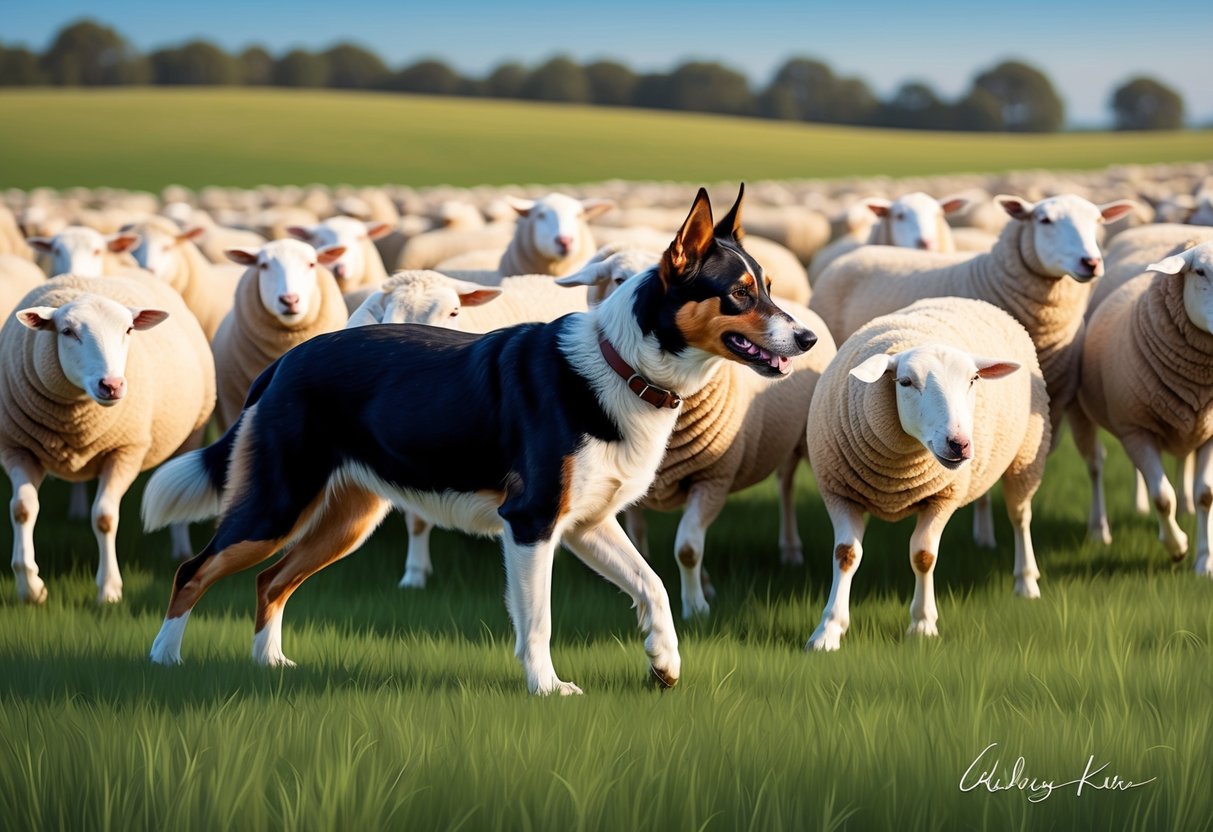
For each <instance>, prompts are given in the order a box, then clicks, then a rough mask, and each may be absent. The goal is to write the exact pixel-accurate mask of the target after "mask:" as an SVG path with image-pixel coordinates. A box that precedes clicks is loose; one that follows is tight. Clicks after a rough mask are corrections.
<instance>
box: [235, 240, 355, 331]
mask: <svg viewBox="0 0 1213 832" xmlns="http://www.w3.org/2000/svg"><path fill="white" fill-rule="evenodd" d="M344 253H345V248H344V247H343V246H326V247H325V248H322V249H320V250H316V249H314V248H312V247H311V246H310V245H308V244H307V243H304V242H300V241H299V240H274V241H272V242H269V243H266V244H265V245H263V246H262V247H261V248H260V249H259V250H257V251H253V250H251V249H243V248H231V249H228V250H227V251H226V252H224V254H226V255H227V257H228V259H229V260H231V261H232V262H233V263H239V264H240V265H242V266H248V267H249V269H251V270H255V271H256V273H257V280H258V292H259V294H260V296H261V305H262V306H264V307H265V309H266V311H267V312H269V313H270V314H271V315H273V316H274V317H275V318H277V319H278V320H279V321H280V322H281V323H282V324H284V325H285V326H288V327H290V326H294V325H296V324H298V323H299V322H300V321H302V320H304V319H306V317H307V314H308V311H309V310H310V309H311V308H312V307H313V305H314V304H317V303H319V302H320V299H319V297H318V295H319V293H320V283H319V281H320V280H327V279H328V277H327V276H326V275H322V274H321V272H320V271H319V270H318V269H317V266H318V265H320V266H327V265H329V264H331V263H333V262H335V261H336V260H337V258H339V257H340V256H341V255H342V254H344Z"/></svg>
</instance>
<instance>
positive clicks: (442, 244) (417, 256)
mask: <svg viewBox="0 0 1213 832" xmlns="http://www.w3.org/2000/svg"><path fill="white" fill-rule="evenodd" d="M406 219H407V218H406ZM402 222H403V220H402ZM515 224H516V223H514V222H513V221H510V222H497V223H492V224H491V225H486V226H483V227H481V228H436V229H434V230H432V231H424V232H421V233H419V234H415V235H413V236H412V237H409V239H408V240H406V241H405V243H404V246H403V247H402V248H401V250H400V258H399V259H398V260H397V261H396V266H395V269H393V271H416V270H418V269H432V268H434V266H436V265H438V264H439V263H441V262H443V261H444V260H449V259H450V258H452V257H456V256H458V255H460V254H463V253H465V252H469V251H485V250H496V251H501V252H504V251H505V250H506V247H507V246H509V244H510V240H512V239H513V238H514V226H515ZM387 262H389V261H388V260H386V259H385V260H384V263H385V264H386V263H387ZM495 270H496V269H494V271H495Z"/></svg>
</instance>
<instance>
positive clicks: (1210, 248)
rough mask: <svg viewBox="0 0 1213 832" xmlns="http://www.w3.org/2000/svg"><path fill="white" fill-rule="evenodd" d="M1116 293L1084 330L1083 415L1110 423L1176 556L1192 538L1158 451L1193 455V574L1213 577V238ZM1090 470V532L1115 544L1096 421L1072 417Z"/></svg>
mask: <svg viewBox="0 0 1213 832" xmlns="http://www.w3.org/2000/svg"><path fill="white" fill-rule="evenodd" d="M1149 269H1150V271H1152V272H1159V274H1157V275H1150V274H1146V275H1142V276H1141V277H1138V278H1136V279H1134V280H1131V281H1129V282H1128V283H1126V284H1125V285H1123V286H1122V287H1121V288H1120V289H1118V290H1117V291H1116V292H1115V293H1113V294H1112V295H1111V296H1110V297H1109V298H1108V299H1107V300H1106V301H1105V302H1104V303H1103V304H1101V305H1100V307H1099V309H1097V310H1096V311H1095V314H1094V315H1093V316H1092V317H1091V321H1090V323H1089V325H1088V327H1087V334H1086V339H1085V342H1084V345H1083V355H1082V386H1081V388H1080V389H1079V394H1078V399H1079V404H1080V405H1081V409H1082V413H1083V414H1085V415H1086V416H1087V417H1089V419H1091V420H1093V421H1094V422H1095V424H1097V425H1099V426H1101V427H1103V428H1106V429H1107V430H1108V431H1110V432H1111V433H1112V434H1113V435H1114V436H1116V437H1117V438H1118V439H1119V440H1120V442H1121V444H1122V445H1123V446H1124V449H1125V452H1126V453H1127V454H1128V455H1129V458H1130V459H1131V460H1132V461H1133V464H1134V465H1135V466H1136V467H1137V470H1138V471H1140V472H1142V474H1143V475H1144V476H1145V480H1146V486H1147V487H1148V489H1149V494H1150V499H1151V501H1152V502H1153V504H1154V507H1155V508H1156V510H1157V511H1158V519H1159V538H1160V539H1161V540H1162V542H1163V545H1164V546H1165V547H1166V549H1167V551H1168V552H1169V553H1170V554H1171V556H1172V557H1173V558H1175V559H1176V560H1179V559H1182V558H1183V557H1184V555H1185V554H1186V552H1187V548H1188V540H1187V536H1186V535H1185V534H1184V533H1183V531H1182V530H1181V529H1180V528H1179V526H1178V525H1177V524H1176V522H1175V511H1176V503H1177V500H1176V495H1175V490H1174V489H1173V488H1172V487H1171V484H1170V482H1168V481H1167V478H1166V474H1165V473H1164V470H1163V465H1162V458H1161V453H1163V452H1165V453H1169V454H1174V455H1176V456H1178V457H1181V458H1183V457H1185V456H1186V455H1188V454H1190V453H1192V452H1196V453H1197V461H1196V487H1195V494H1196V495H1197V503H1198V505H1199V508H1198V509H1197V511H1196V534H1197V541H1196V571H1197V573H1198V574H1200V575H1204V576H1207V577H1213V562H1211V561H1210V558H1209V512H1210V508H1211V507H1213V441H1211V440H1213V334H1211V329H1213V242H1210V243H1204V244H1202V245H1199V246H1196V247H1195V248H1190V249H1188V250H1186V251H1184V252H1183V253H1181V254H1176V255H1173V256H1171V257H1167V258H1166V259H1164V260H1163V261H1162V262H1161V263H1154V264H1150V266H1149ZM1072 422H1073V425H1074V438H1075V441H1076V442H1077V443H1078V445H1079V449H1080V451H1082V453H1083V456H1084V457H1085V458H1086V460H1087V465H1088V469H1089V471H1090V474H1091V483H1092V502H1091V517H1090V523H1089V531H1090V533H1091V536H1092V537H1094V538H1097V539H1102V540H1103V541H1104V542H1105V543H1110V542H1111V539H1112V538H1111V533H1110V531H1109V529H1108V520H1107V511H1106V509H1105V508H1104V498H1103V483H1102V478H1103V477H1102V475H1103V470H1102V469H1103V454H1102V452H1101V451H1100V449H1099V448H1098V446H1097V442H1096V436H1095V432H1094V430H1093V428H1092V426H1091V424H1090V423H1089V422H1086V421H1085V420H1084V419H1081V418H1078V417H1077V414H1076V415H1075V417H1074V418H1073V419H1072Z"/></svg>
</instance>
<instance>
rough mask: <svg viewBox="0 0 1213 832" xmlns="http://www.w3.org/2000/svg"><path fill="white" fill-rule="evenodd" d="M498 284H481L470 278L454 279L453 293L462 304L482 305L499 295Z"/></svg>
mask: <svg viewBox="0 0 1213 832" xmlns="http://www.w3.org/2000/svg"><path fill="white" fill-rule="evenodd" d="M501 291H502V290H501V287H500V286H481V285H480V284H479V283H472V282H471V281H470V280H457V281H455V294H457V295H459V302H460V303H461V304H463V305H464V306H483V305H484V304H486V303H488V302H489V301H491V300H495V299H496V298H499V297H501Z"/></svg>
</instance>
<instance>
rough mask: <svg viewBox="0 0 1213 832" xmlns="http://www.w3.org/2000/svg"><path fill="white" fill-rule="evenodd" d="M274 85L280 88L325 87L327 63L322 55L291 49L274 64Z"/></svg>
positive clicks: (327, 78) (326, 83)
mask: <svg viewBox="0 0 1213 832" xmlns="http://www.w3.org/2000/svg"><path fill="white" fill-rule="evenodd" d="M274 83H275V84H276V85H278V86H280V87H327V86H328V83H329V62H328V60H327V59H326V58H325V57H324V56H323V55H317V54H316V53H314V52H308V51H307V50H306V49H293V50H291V51H290V52H287V53H286V54H285V55H283V56H282V57H281V58H279V59H278V60H277V61H276V62H275V63H274Z"/></svg>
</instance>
